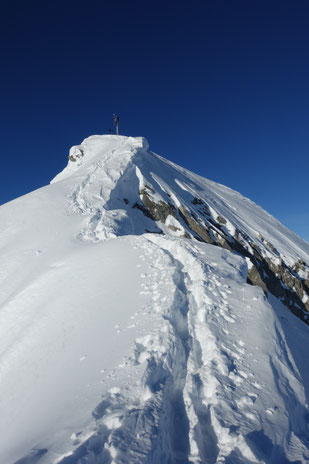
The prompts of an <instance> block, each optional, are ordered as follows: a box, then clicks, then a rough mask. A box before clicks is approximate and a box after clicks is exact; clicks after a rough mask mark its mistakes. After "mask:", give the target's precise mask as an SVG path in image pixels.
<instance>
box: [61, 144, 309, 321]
mask: <svg viewBox="0 0 309 464" xmlns="http://www.w3.org/2000/svg"><path fill="white" fill-rule="evenodd" d="M52 182H53V183H55V182H65V183H66V184H67V185H68V189H69V192H70V193H69V210H70V211H71V212H74V213H77V214H79V215H82V216H84V222H83V227H82V228H81V230H80V231H78V233H77V234H76V235H77V237H78V239H80V240H82V241H91V242H96V241H100V240H106V239H108V238H112V237H117V236H121V235H141V234H144V233H147V232H150V233H159V234H165V235H169V236H172V237H179V238H189V239H193V240H198V241H201V242H205V243H209V244H212V245H215V246H219V247H222V248H226V249H228V250H230V251H233V252H236V253H238V254H240V255H242V256H243V257H245V258H246V259H247V262H248V282H249V283H251V284H253V285H259V286H260V287H261V288H262V289H263V290H264V291H265V292H267V291H269V292H271V293H272V294H273V295H275V296H276V297H278V298H280V299H281V300H282V302H283V303H284V304H285V305H287V306H288V307H289V308H290V310H291V311H292V312H293V313H294V314H296V315H297V316H298V317H300V318H301V319H302V320H304V321H307V322H308V310H309V266H308V263H309V245H308V244H307V243H306V242H304V241H303V240H301V239H300V238H299V237H297V236H296V235H295V234H293V233H292V232H291V231H289V230H288V229H287V228H285V227H284V226H283V225H282V224H280V223H279V222H278V221H277V220H276V219H274V218H273V217H272V216H270V215H269V214H268V213H267V212H266V211H264V210H263V209H262V208H260V207H259V206H257V205H255V204H254V203H253V202H252V201H250V200H248V199H247V198H245V197H243V196H242V195H241V194H239V193H238V192H235V191H233V190H231V189H229V188H227V187H225V186H223V185H220V184H217V183H215V182H212V181H210V180H207V179H204V178H202V177H200V176H198V175H196V174H193V173H192V172H190V171H188V170H186V169H183V168H181V167H180V166H177V165H175V164H174V163H171V162H170V161H168V160H166V159H164V158H162V157H160V156H158V155H156V154H154V153H153V152H151V151H150V150H149V145H148V142H147V141H146V140H145V139H144V138H141V137H137V138H134V137H117V136H114V135H103V136H99V135H97V136H92V137H89V138H87V139H85V140H84V141H83V142H82V143H81V145H78V146H74V147H72V148H71V150H70V154H69V162H68V166H67V167H66V168H65V169H64V171H62V172H61V173H60V174H59V175H58V176H56V177H55V179H53V181H52Z"/></svg>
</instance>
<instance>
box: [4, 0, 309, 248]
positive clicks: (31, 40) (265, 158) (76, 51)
mask: <svg viewBox="0 0 309 464" xmlns="http://www.w3.org/2000/svg"><path fill="white" fill-rule="evenodd" d="M0 13H1V19H0V21H1V27H0V36H1V42H0V44H1V45H0V46H1V73H0V79H1V96H0V97H1V122H0V128H1V179H0V204H2V203H4V202H7V201H10V200H12V199H13V198H16V197H18V196H20V195H23V194H25V193H28V192H30V191H32V190H34V189H36V188H39V187H41V186H43V185H45V184H47V183H49V181H50V179H51V178H52V177H54V176H55V175H56V174H57V173H58V172H59V171H60V170H62V169H63V167H64V166H65V165H66V163H67V154H68V150H69V148H70V146H72V145H75V144H79V143H80V142H81V141H82V140H83V139H84V138H85V137H88V136H89V135H92V134H102V133H105V132H106V131H107V130H108V129H109V128H110V127H112V113H114V112H116V113H118V114H119V116H120V133H121V134H124V135H132V136H137V135H142V136H145V137H146V138H147V139H148V141H149V143H150V148H151V149H152V150H153V151H155V152H156V153H159V154H160V155H162V156H164V157H166V158H168V159H170V160H172V161H174V162H176V163H178V164H180V165H182V166H184V167H186V168H188V169H190V170H192V171H194V172H196V173H198V174H200V175H202V176H204V177H207V178H209V179H212V180H214V181H217V182H220V183H223V184H225V185H227V186H229V187H231V188H233V189H235V190H238V191H239V192H241V193H242V194H243V195H245V196H247V197H249V198H250V199H251V200H253V201H255V202H256V203H257V204H259V205H261V206H262V207H263V208H265V209H266V210H267V211H269V212H270V213H271V214H273V215H274V216H275V217H277V218H278V219H279V220H280V221H282V222H283V223H284V224H285V225H287V226H288V227H289V228H291V229H292V230H294V231H295V232H296V233H297V234H298V235H300V236H302V237H303V238H305V239H306V240H309V208H308V170H309V157H308V154H309V132H308V125H309V124H308V123H309V1H308V0H291V1H285V0H278V1H277V0H211V1H210V0H203V1H195V0H191V1H190V2H189V1H181V0H178V1H168V0H166V1H164V2H163V1H161V0H156V1H152V0H151V1H147V0H144V1H135V0H131V1H128V0H126V1H112V0H109V1H105V0H100V1H96V0H88V1H83V2H79V1H74V2H73V1H70V0H68V1H66V0H62V1H61V2H60V1H58V0H53V1H52V2H43V1H42V0H40V1H32V0H28V1H25V0H23V1H20V0H2V2H1V10H0Z"/></svg>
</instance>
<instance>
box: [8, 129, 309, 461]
mask: <svg viewBox="0 0 309 464" xmlns="http://www.w3.org/2000/svg"><path fill="white" fill-rule="evenodd" d="M214 245H215V246H214ZM0 263H1V266H0V411H1V415H0V437H1V442H0V463H1V464H2V463H3V464H13V463H18V464H34V463H38V464H56V463H57V464H86V463H87V464H111V463H117V464H118V463H126V464H127V463H129V464H130V463H132V464H133V463H134V464H135V463H140V464H142V463H143V464H146V463H147V464H159V463H160V464H161V463H163V464H165V463H166V464H174V463H175V464H180V463H181V464H188V463H192V464H193V463H194V464H201V463H203V464H204V463H205V464H210V463H225V464H242V463H244V464H250V463H251V464H253V463H267V464H268V463H272V464H275V463H289V462H291V463H294V464H296V463H302V464H304V463H307V462H309V428H308V422H309V421H308V417H309V414H308V397H309V368H308V363H307V355H308V349H309V337H308V334H309V328H308V325H307V324H304V322H303V321H305V322H307V323H308V320H307V313H308V309H309V306H308V287H309V274H308V272H309V268H308V263H309V245H308V244H307V243H306V242H304V241H303V240H301V239H300V238H299V237H297V236H296V235H295V234H293V233H292V232H291V231H289V230H288V229H286V228H285V227H284V226H282V225H281V224H280V223H279V222H278V221H276V220H275V219H274V218H273V217H272V216H270V215H269V214H268V213H266V212H265V211H264V210H263V209H261V208H260V207H258V206H256V205H255V204H254V203H253V202H251V201H250V200H248V199H246V198H244V197H243V196H242V195H240V194H239V193H237V192H235V191H233V190H231V189H229V188H227V187H224V186H222V185H219V184H217V183H215V182H212V181H209V180H207V179H204V178H202V177H200V176H198V175H196V174H193V173H191V172H189V171H188V170H185V169H183V168H181V167H179V166H177V165H175V164H173V163H171V162H170V161H168V160H166V159H164V158H162V157H160V156H158V155H156V154H154V153H152V152H151V151H150V150H149V147H148V143H147V142H146V140H145V139H143V138H133V137H122V136H121V137H119V136H112V135H104V136H91V137H89V138H87V139H86V140H85V141H84V142H82V144H81V145H78V146H75V147H72V149H71V151H70V154H69V163H68V166H67V167H66V168H65V169H64V170H63V171H62V172H61V173H60V174H58V176H56V177H55V179H53V181H52V183H51V185H49V186H46V187H43V188H42V189H39V190H37V191H35V192H32V193H31V194H29V195H26V196H24V197H21V198H19V199H17V200H15V201H13V202H10V203H8V204H6V205H3V206H1V207H0ZM252 284H253V285H252ZM289 310H290V311H289ZM292 313H294V314H296V315H297V316H298V318H297V317H295V315H294V314H292ZM300 319H301V320H300Z"/></svg>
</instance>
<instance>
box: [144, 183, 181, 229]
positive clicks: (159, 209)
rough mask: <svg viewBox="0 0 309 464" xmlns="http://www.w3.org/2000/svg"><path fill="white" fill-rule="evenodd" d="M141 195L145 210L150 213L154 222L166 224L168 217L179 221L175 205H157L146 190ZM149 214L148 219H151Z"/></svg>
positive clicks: (160, 203)
mask: <svg viewBox="0 0 309 464" xmlns="http://www.w3.org/2000/svg"><path fill="white" fill-rule="evenodd" d="M140 195H141V200H142V203H143V205H144V208H145V209H146V210H147V211H148V213H149V214H150V215H151V217H152V218H153V219H154V221H161V222H163V223H165V221H166V219H167V217H168V216H170V215H171V216H173V217H174V218H176V219H177V213H176V209H175V207H174V206H173V205H171V204H168V203H165V202H164V201H159V203H155V202H154V201H152V200H151V199H150V198H149V195H148V194H147V191H146V190H145V189H143V190H141V192H140ZM140 209H141V208H140ZM149 214H148V217H150V216H149Z"/></svg>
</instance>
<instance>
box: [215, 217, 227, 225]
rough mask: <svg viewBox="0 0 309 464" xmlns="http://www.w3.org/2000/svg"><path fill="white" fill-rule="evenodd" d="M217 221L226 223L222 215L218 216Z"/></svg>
mask: <svg viewBox="0 0 309 464" xmlns="http://www.w3.org/2000/svg"><path fill="white" fill-rule="evenodd" d="M217 221H218V222H219V224H226V219H224V217H222V216H218V217H217Z"/></svg>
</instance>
